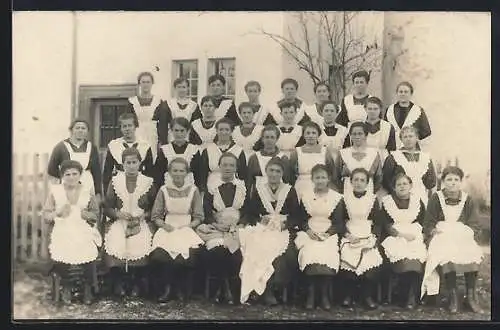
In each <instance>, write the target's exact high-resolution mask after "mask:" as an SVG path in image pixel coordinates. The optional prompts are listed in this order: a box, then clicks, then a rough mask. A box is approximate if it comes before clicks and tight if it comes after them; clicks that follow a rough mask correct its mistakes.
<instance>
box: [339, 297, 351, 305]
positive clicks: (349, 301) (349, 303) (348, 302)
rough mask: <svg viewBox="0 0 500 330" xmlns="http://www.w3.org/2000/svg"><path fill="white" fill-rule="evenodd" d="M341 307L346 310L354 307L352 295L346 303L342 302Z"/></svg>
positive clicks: (346, 298)
mask: <svg viewBox="0 0 500 330" xmlns="http://www.w3.org/2000/svg"><path fill="white" fill-rule="evenodd" d="M341 306H342V307H344V308H351V307H352V297H351V296H350V295H349V296H347V297H345V299H344V301H342V304H341Z"/></svg>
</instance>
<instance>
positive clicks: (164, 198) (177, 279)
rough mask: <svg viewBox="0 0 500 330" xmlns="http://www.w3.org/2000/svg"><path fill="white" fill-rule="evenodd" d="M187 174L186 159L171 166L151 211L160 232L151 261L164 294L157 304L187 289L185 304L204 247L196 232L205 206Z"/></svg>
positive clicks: (154, 244) (158, 232)
mask: <svg viewBox="0 0 500 330" xmlns="http://www.w3.org/2000/svg"><path fill="white" fill-rule="evenodd" d="M188 172H189V164H188V162H187V161H186V160H185V159H184V158H174V159H173V160H172V161H171V162H170V163H169V165H168V173H169V177H170V180H169V181H167V183H165V185H164V186H162V187H161V188H160V190H159V191H158V194H157V195H156V200H155V202H154V205H153V210H152V211H151V221H152V222H153V223H154V224H155V225H156V227H157V228H158V230H157V231H156V233H155V235H154V236H153V247H152V250H153V252H151V255H150V260H151V261H152V262H154V263H155V264H156V266H157V267H156V269H157V275H158V276H157V277H156V281H155V282H159V283H158V284H160V285H161V286H162V288H161V290H163V294H161V295H160V296H159V297H158V302H166V301H168V300H170V299H171V298H172V294H171V293H172V292H173V291H174V289H175V288H180V287H183V288H184V290H183V291H184V292H183V293H184V295H183V297H182V298H183V299H184V301H188V300H189V298H190V295H191V292H192V284H193V283H192V281H193V275H194V273H193V272H194V271H193V270H194V266H195V262H196V257H197V256H198V254H199V245H201V244H203V241H202V240H201V238H200V237H199V236H198V235H197V234H196V233H195V232H194V229H196V227H197V226H198V225H199V224H200V223H201V222H202V220H203V206H202V200H201V195H200V192H199V191H198V189H197V188H196V186H195V185H194V182H193V181H189V180H187V176H188Z"/></svg>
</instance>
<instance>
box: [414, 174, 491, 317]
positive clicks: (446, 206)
mask: <svg viewBox="0 0 500 330" xmlns="http://www.w3.org/2000/svg"><path fill="white" fill-rule="evenodd" d="M463 177H464V172H463V171H462V170H461V169H460V168H458V167H456V166H448V167H446V168H445V169H444V170H443V174H442V176H441V181H442V183H443V186H442V190H441V191H438V192H437V193H435V194H434V195H432V197H431V199H430V200H429V205H427V214H426V217H425V220H424V233H425V238H426V241H427V242H428V251H427V260H426V264H425V273H424V279H423V282H422V289H421V295H422V296H424V295H425V294H427V295H429V296H433V295H436V294H438V293H439V275H438V273H437V270H438V269H439V270H440V272H441V273H442V274H443V275H444V278H445V281H446V287H447V289H448V293H449V304H450V305H449V309H450V312H452V313H456V312H457V311H458V295H457V273H463V274H464V277H465V286H466V297H467V298H466V301H465V302H466V305H467V307H468V308H469V309H470V310H472V311H473V312H474V313H483V310H482V309H481V306H480V305H479V302H478V300H477V293H476V282H477V272H478V269H479V264H480V263H481V261H482V258H483V253H482V250H481V247H480V246H479V245H478V244H477V242H476V241H475V240H474V231H473V230H472V228H471V227H470V226H469V225H470V222H471V220H472V219H473V218H474V216H475V209H474V207H475V206H474V203H473V200H472V198H471V197H470V196H469V195H467V193H465V192H464V191H463V190H461V187H460V185H461V183H462V179H463Z"/></svg>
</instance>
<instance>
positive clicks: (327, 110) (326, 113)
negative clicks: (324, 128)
mask: <svg viewBox="0 0 500 330" xmlns="http://www.w3.org/2000/svg"><path fill="white" fill-rule="evenodd" d="M338 111H339V106H338V104H337V103H336V102H335V101H325V102H323V103H321V114H322V115H323V119H324V120H325V121H326V122H334V121H335V119H337V115H338Z"/></svg>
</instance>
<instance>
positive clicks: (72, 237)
mask: <svg viewBox="0 0 500 330" xmlns="http://www.w3.org/2000/svg"><path fill="white" fill-rule="evenodd" d="M82 170H83V168H82V166H81V164H80V163H79V162H78V161H75V160H64V161H63V162H62V163H61V170H60V171H61V183H60V184H55V185H51V186H50V192H49V196H48V198H47V201H46V202H45V206H44V208H43V218H44V219H45V220H46V221H47V222H49V223H53V224H54V226H53V229H52V232H51V234H50V244H49V253H50V259H51V260H52V262H53V267H52V270H53V271H54V272H55V273H56V274H58V275H59V276H60V277H61V279H62V286H63V290H62V300H63V302H64V303H65V304H70V303H71V291H72V289H73V286H74V285H76V284H77V282H80V283H82V284H83V302H84V303H85V304H91V303H92V290H91V285H92V274H93V263H94V261H95V260H96V259H97V255H98V247H100V246H101V245H102V237H101V235H100V234H99V231H98V230H97V228H96V223H97V220H98V217H99V206H98V204H97V201H96V200H95V196H94V192H93V190H92V189H90V188H89V187H88V186H85V185H83V184H81V183H80V176H81V173H82ZM56 290H59V288H56Z"/></svg>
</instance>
